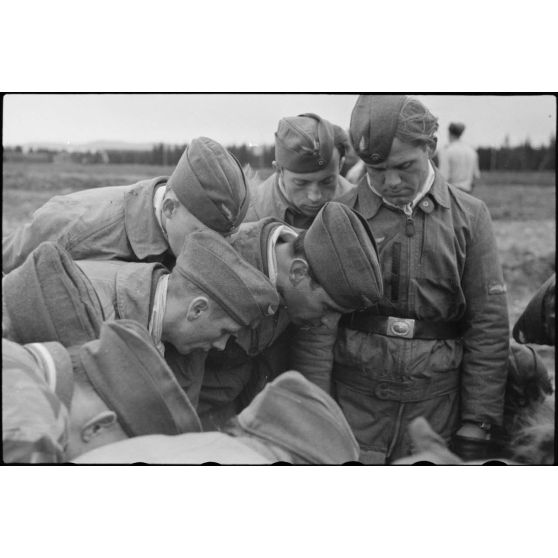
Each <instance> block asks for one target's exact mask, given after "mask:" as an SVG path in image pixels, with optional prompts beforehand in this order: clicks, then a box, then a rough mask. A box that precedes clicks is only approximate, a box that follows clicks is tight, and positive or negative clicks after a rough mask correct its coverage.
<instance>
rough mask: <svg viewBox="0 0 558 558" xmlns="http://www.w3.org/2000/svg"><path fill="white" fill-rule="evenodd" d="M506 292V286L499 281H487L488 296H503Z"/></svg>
mask: <svg viewBox="0 0 558 558" xmlns="http://www.w3.org/2000/svg"><path fill="white" fill-rule="evenodd" d="M506 291H507V289H506V285H504V284H503V283H500V282H499V281H489V283H488V294H489V295H498V294H504V293H505V292H506Z"/></svg>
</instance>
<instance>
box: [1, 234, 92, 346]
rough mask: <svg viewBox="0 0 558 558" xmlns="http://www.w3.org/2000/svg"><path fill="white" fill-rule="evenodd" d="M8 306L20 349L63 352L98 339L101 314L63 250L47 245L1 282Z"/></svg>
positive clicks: (84, 279)
mask: <svg viewBox="0 0 558 558" xmlns="http://www.w3.org/2000/svg"><path fill="white" fill-rule="evenodd" d="M2 292H3V298H4V305H5V308H6V311H7V313H8V316H9V320H10V322H11V328H12V332H11V333H12V334H13V337H12V338H13V340H14V341H17V342H18V343H34V342H42V341H58V342H60V343H62V345H64V346H65V347H69V346H71V345H81V344H83V343H85V342H87V341H90V340H92V339H96V338H97V337H98V336H99V331H100V327H101V322H102V309H101V305H100V303H99V300H98V298H97V294H96V293H95V290H94V289H93V286H92V285H91V282H90V281H89V279H88V278H87V277H86V276H85V275H84V273H83V272H82V271H81V270H80V269H79V267H78V266H77V265H76V264H75V263H74V262H73V261H72V259H71V257H70V255H69V254H68V252H66V250H64V248H62V247H61V246H59V245H58V244H56V243H54V242H43V243H42V244H40V245H39V246H38V247H37V248H35V250H33V252H31V254H29V256H28V257H27V259H26V260H25V262H24V263H23V264H22V265H21V266H20V267H19V268H17V269H15V270H14V271H12V272H10V273H9V274H8V275H6V276H5V277H4V278H3V279H2Z"/></svg>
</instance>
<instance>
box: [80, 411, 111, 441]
mask: <svg viewBox="0 0 558 558" xmlns="http://www.w3.org/2000/svg"><path fill="white" fill-rule="evenodd" d="M117 422H118V417H117V416H116V413H115V412H114V411H103V412H102V413H99V414H98V415H96V416H94V417H93V418H92V419H90V420H88V421H87V422H86V423H85V425H84V426H82V428H81V439H82V441H83V442H85V443H86V444H87V443H89V442H90V441H91V440H92V439H93V438H95V437H97V436H99V434H102V433H103V432H104V431H105V430H107V429H108V428H111V427H112V426H114V425H115V424H117Z"/></svg>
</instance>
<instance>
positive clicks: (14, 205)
mask: <svg viewBox="0 0 558 558" xmlns="http://www.w3.org/2000/svg"><path fill="white" fill-rule="evenodd" d="M172 170H173V168H172V167H153V166H147V165H79V164H51V163H31V164H26V163H4V165H3V173H2V178H3V190H2V201H3V209H2V235H3V236H4V235H6V234H8V233H9V232H11V231H12V230H14V229H15V228H16V227H18V226H19V225H21V224H23V223H25V222H26V221H28V220H29V219H30V217H31V215H32V213H33V212H34V211H35V210H36V209H37V208H38V207H40V206H41V205H42V204H43V203H45V202H46V201H47V200H48V199H49V198H50V197H52V196H53V195H56V194H65V193H70V192H73V191H75V190H81V189H84V188H95V187H99V186H108V185H116V184H131V183H133V182H136V181H138V180H141V179H143V178H151V177H155V176H166V175H169V174H170V173H171V172H172ZM270 172H271V171H270V170H269V169H267V170H262V171H258V176H259V178H260V179H263V178H265V177H266V176H268V175H269V174H270ZM555 185H556V177H555V174H554V173H549V172H544V173H541V172H533V173H509V172H493V173H483V178H482V183H481V185H479V186H478V187H477V189H476V190H475V195H476V196H477V197H479V198H480V199H482V200H483V201H484V202H485V203H486V204H487V206H488V208H489V210H490V213H491V215H492V219H493V221H494V230H495V234H496V240H497V242H498V247H499V250H500V261H501V262H502V266H503V269H504V277H505V280H506V284H507V287H508V300H509V309H510V318H511V321H512V323H514V322H515V320H516V319H517V317H518V316H519V314H520V313H521V311H522V310H523V308H524V307H525V305H526V304H527V302H528V301H529V299H530V297H531V296H532V294H533V293H534V292H535V290H536V289H537V287H538V286H539V285H540V284H542V282H543V281H544V280H545V279H546V278H547V277H549V276H550V275H551V274H552V273H553V272H554V270H555V254H556V244H555V236H556V187H555ZM539 353H540V354H541V356H542V357H543V358H544V360H545V362H546V363H547V365H548V366H549V368H551V369H552V370H554V349H553V348H550V347H542V348H540V350H539Z"/></svg>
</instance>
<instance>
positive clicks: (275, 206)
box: [244, 172, 355, 229]
mask: <svg viewBox="0 0 558 558" xmlns="http://www.w3.org/2000/svg"><path fill="white" fill-rule="evenodd" d="M354 188H355V185H354V184H351V183H350V182H349V181H348V180H346V179H345V178H343V177H342V176H340V177H339V179H338V183H337V189H336V191H335V195H334V196H333V199H332V201H338V198H340V197H341V196H343V195H346V194H347V193H348V192H349V191H350V190H352V189H354ZM264 217H275V218H276V219H281V220H282V221H284V222H285V223H287V224H288V225H292V226H294V227H297V228H301V229H307V228H308V227H309V226H310V225H311V224H312V221H313V220H314V217H308V216H306V215H303V214H301V213H300V212H299V211H298V210H297V209H296V208H294V207H293V206H292V205H291V203H290V202H289V200H287V198H286V197H285V195H284V193H283V192H282V191H281V188H280V187H279V175H278V174H277V173H276V172H275V173H273V174H272V175H271V176H270V177H268V178H267V180H265V181H264V182H263V183H261V184H250V205H249V207H248V213H247V214H246V217H245V218H244V222H245V223H246V222H252V221H259V220H260V219H263V218H264Z"/></svg>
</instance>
